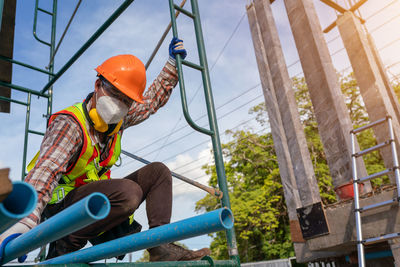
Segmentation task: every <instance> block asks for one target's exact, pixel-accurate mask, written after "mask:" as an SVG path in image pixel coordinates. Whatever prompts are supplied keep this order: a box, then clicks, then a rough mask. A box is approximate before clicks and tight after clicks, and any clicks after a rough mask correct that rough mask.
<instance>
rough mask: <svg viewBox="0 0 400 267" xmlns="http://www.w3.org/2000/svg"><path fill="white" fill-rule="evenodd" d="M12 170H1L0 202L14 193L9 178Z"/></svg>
mask: <svg viewBox="0 0 400 267" xmlns="http://www.w3.org/2000/svg"><path fill="white" fill-rule="evenodd" d="M9 172H10V169H8V168H6V169H0V202H3V200H4V199H5V198H6V197H7V196H8V194H10V193H11V191H12V183H11V180H10V179H9V178H8V174H9Z"/></svg>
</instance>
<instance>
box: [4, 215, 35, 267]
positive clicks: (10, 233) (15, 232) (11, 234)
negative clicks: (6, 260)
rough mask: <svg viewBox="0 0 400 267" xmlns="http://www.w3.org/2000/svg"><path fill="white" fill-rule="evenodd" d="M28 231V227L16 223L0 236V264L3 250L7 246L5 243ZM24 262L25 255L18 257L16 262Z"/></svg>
mask: <svg viewBox="0 0 400 267" xmlns="http://www.w3.org/2000/svg"><path fill="white" fill-rule="evenodd" d="M29 230H30V229H29V227H28V226H26V225H25V224H22V223H19V222H18V223H16V224H14V225H13V226H12V227H11V228H9V229H8V230H7V231H5V232H4V233H2V234H1V235H0V262H1V260H2V258H3V255H4V249H5V247H6V245H7V243H8V242H10V241H11V240H13V239H15V238H17V237H18V236H20V235H21V234H23V233H26V232H28V231H29ZM25 260H26V255H23V256H20V257H19V258H18V262H20V263H22V262H24V261H25Z"/></svg>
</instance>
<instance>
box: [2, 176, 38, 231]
mask: <svg viewBox="0 0 400 267" xmlns="http://www.w3.org/2000/svg"><path fill="white" fill-rule="evenodd" d="M36 202H37V194H36V191H35V189H34V188H33V186H32V185H30V184H27V183H24V182H20V181H15V182H13V190H12V191H11V193H10V194H9V195H8V196H7V197H6V199H4V201H3V202H2V203H0V234H1V233H3V232H4V231H5V230H7V229H8V228H10V227H11V226H13V225H14V224H15V223H17V222H18V221H19V220H21V219H22V218H24V217H26V216H28V215H29V214H31V213H32V211H33V210H34V209H35V207H36Z"/></svg>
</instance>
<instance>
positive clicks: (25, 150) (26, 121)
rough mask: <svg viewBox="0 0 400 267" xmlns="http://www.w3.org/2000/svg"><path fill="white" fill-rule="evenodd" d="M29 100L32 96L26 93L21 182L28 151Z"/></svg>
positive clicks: (23, 176)
mask: <svg viewBox="0 0 400 267" xmlns="http://www.w3.org/2000/svg"><path fill="white" fill-rule="evenodd" d="M31 98H32V94H31V93H28V99H27V101H26V103H27V105H26V117H25V137H24V153H23V156H22V173H21V180H22V181H23V180H24V178H25V169H26V154H27V150H28V135H29V120H30V116H31Z"/></svg>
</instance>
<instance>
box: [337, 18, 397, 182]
mask: <svg viewBox="0 0 400 267" xmlns="http://www.w3.org/2000/svg"><path fill="white" fill-rule="evenodd" d="M337 24H338V28H339V32H340V35H341V37H342V40H343V43H344V46H345V48H346V50H347V54H348V56H349V59H350V62H351V65H352V67H353V70H354V74H355V76H356V79H357V83H358V86H359V87H360V91H361V95H362V97H363V101H364V103H365V107H366V109H367V112H368V117H369V119H370V121H371V122H372V121H376V120H379V119H382V118H384V117H385V116H386V115H387V114H389V115H391V116H392V123H393V130H394V133H395V140H396V143H397V145H398V144H399V143H400V142H399V141H400V139H399V138H400V124H399V119H398V116H397V115H398V114H397V112H396V108H398V107H397V106H396V105H393V103H392V101H391V99H393V95H394V93H393V94H389V93H388V88H387V87H386V86H385V82H384V80H385V76H384V75H382V72H381V70H380V68H379V63H378V62H377V61H376V58H375V57H374V52H373V50H372V49H371V47H370V45H369V41H368V38H367V35H366V34H365V32H364V31H363V29H362V26H361V23H360V22H359V21H358V20H357V18H356V17H355V16H354V14H353V13H351V12H345V13H344V14H343V15H341V16H339V18H338V20H337ZM389 90H390V89H389ZM389 92H390V91H389ZM393 101H396V102H397V100H395V99H393ZM373 130H374V133H375V136H376V139H377V141H378V143H381V142H384V141H387V140H389V131H388V127H387V125H382V126H379V127H374V128H373ZM398 151H399V150H398ZM381 154H382V157H383V160H384V162H385V166H386V168H391V167H392V166H393V158H392V154H391V149H390V147H386V148H384V149H382V150H381ZM393 178H394V177H393V176H392V179H391V180H392V182H395V181H394V179H393Z"/></svg>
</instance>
